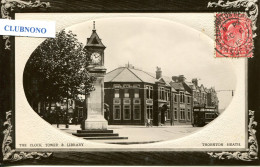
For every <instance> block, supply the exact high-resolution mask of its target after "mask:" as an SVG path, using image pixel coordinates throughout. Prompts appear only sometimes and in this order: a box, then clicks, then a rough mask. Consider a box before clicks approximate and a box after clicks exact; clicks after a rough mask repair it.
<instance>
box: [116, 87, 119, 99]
mask: <svg viewBox="0 0 260 167" xmlns="http://www.w3.org/2000/svg"><path fill="white" fill-rule="evenodd" d="M115 97H119V89H115Z"/></svg>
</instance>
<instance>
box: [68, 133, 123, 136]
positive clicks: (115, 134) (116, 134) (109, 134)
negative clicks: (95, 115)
mask: <svg viewBox="0 0 260 167" xmlns="http://www.w3.org/2000/svg"><path fill="white" fill-rule="evenodd" d="M73 135H75V136H78V137H98V136H119V135H118V133H73Z"/></svg>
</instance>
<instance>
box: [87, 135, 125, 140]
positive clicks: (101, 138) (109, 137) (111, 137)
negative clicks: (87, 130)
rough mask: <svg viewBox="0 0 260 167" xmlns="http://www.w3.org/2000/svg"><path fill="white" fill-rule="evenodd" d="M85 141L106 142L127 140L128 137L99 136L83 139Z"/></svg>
mask: <svg viewBox="0 0 260 167" xmlns="http://www.w3.org/2000/svg"><path fill="white" fill-rule="evenodd" d="M83 139H86V140H108V139H128V137H119V136H100V137H84V138H83Z"/></svg>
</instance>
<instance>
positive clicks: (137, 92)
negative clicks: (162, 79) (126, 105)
mask: <svg viewBox="0 0 260 167" xmlns="http://www.w3.org/2000/svg"><path fill="white" fill-rule="evenodd" d="M134 97H135V98H139V89H135V94H134Z"/></svg>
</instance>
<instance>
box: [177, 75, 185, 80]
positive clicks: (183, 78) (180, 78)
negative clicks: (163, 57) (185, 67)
mask: <svg viewBox="0 0 260 167" xmlns="http://www.w3.org/2000/svg"><path fill="white" fill-rule="evenodd" d="M185 79H186V78H185V77H184V75H179V79H178V81H179V82H185Z"/></svg>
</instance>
